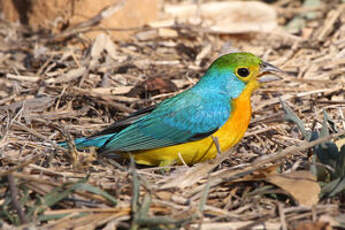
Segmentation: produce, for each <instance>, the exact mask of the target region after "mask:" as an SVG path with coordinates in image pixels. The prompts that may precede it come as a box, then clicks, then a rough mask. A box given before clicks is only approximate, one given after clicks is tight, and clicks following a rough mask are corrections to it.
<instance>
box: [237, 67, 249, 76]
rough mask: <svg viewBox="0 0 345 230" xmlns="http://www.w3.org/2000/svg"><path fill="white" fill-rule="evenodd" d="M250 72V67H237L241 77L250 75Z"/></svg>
mask: <svg viewBox="0 0 345 230" xmlns="http://www.w3.org/2000/svg"><path fill="white" fill-rule="evenodd" d="M249 74H250V72H249V69H248V68H239V69H237V75H238V76H240V77H248V76H249Z"/></svg>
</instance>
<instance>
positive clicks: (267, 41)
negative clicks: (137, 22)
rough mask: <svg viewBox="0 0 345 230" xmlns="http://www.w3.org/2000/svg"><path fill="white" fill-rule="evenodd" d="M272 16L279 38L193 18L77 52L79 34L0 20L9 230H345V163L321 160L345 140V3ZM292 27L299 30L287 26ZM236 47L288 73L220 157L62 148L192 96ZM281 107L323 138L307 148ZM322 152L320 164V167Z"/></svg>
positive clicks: (269, 88)
mask: <svg viewBox="0 0 345 230" xmlns="http://www.w3.org/2000/svg"><path fill="white" fill-rule="evenodd" d="M313 4H314V5H313ZM270 6H271V7H272V8H274V9H276V10H277V12H278V14H277V22H278V24H279V28H276V29H273V30H272V31H268V32H259V33H253V32H250V33H248V32H243V33H241V34H235V35H234V34H231V33H225V32H222V33H213V32H211V31H207V30H205V29H203V28H202V27H198V26H197V25H195V24H190V23H189V22H179V24H173V25H172V24H167V26H163V27H162V25H163V22H161V21H160V22H157V23H156V24H155V26H152V27H149V28H146V29H147V30H145V29H141V30H139V31H137V32H136V35H135V36H133V38H132V40H131V41H116V42H114V41H112V40H111V39H110V38H109V37H108V36H107V35H106V34H100V35H98V37H97V38H96V39H95V41H94V42H90V41H89V40H84V41H83V44H84V45H83V46H80V45H73V44H78V42H80V39H81V37H79V36H78V33H77V32H75V33H73V31H69V33H68V37H66V36H64V34H61V36H57V37H58V39H57V40H54V38H53V39H51V38H50V39H39V37H37V35H36V34H31V35H30V33H29V34H28V31H27V30H26V29H25V28H22V27H20V26H18V25H15V24H3V23H2V25H1V27H0V32H1V33H0V37H1V40H2V42H1V43H2V45H1V49H0V119H1V129H0V132H1V134H0V136H1V140H0V176H1V177H0V180H1V183H0V194H2V195H0V204H1V205H0V206H1V210H0V215H1V219H2V220H1V222H0V224H1V225H2V226H3V228H4V229H6V228H10V227H11V226H17V225H20V224H28V223H33V222H34V223H35V225H37V226H40V227H42V228H47V229H48V228H49V229H65V228H84V227H86V226H88V227H89V228H91V229H94V228H105V229H108V228H118V229H128V228H132V229H138V228H144V227H146V228H148V229H149V228H153V227H159V228H161V229H166V228H170V229H198V228H199V229H229V226H231V227H232V228H233V229H248V228H255V229H258V228H260V226H262V224H264V225H265V226H269V227H270V228H275V229H279V228H283V229H284V228H287V227H288V228H289V229H292V228H295V227H296V228H297V229H299V228H300V229H301V228H304V227H301V226H304V225H303V224H305V223H306V225H307V226H309V227H310V226H312V227H315V226H316V227H315V228H317V227H319V226H320V228H321V227H322V226H323V227H324V226H326V228H327V229H331V228H332V227H341V226H343V227H344V222H343V221H341V220H342V218H341V216H343V215H344V207H343V206H342V204H343V203H344V197H345V196H344V189H343V184H344V182H343V180H344V174H343V172H344V170H343V168H344V164H343V162H344V161H342V160H343V159H344V158H342V157H339V158H337V160H332V159H335V158H331V157H328V155H324V154H331V155H330V156H332V154H333V152H332V153H328V152H329V151H328V149H327V146H333V145H332V144H325V143H334V141H336V142H335V143H336V144H338V145H336V144H334V145H335V146H337V150H338V152H339V153H340V152H342V146H343V144H339V143H342V142H341V141H342V140H343V139H344V122H345V121H344V108H345V91H344V88H345V77H344V72H345V43H344V41H345V40H344V38H345V27H344V25H345V13H344V11H345V6H344V4H343V3H341V1H304V5H301V2H300V1H283V0H282V1H274V3H272V4H270ZM293 20H302V21H303V24H301V25H299V26H298V27H295V28H294V30H293V31H290V30H288V31H290V32H287V31H286V30H284V27H287V26H288V25H289V23H290V22H291V23H292V21H293ZM157 24H158V27H157ZM83 29H85V28H83ZM76 31H77V30H76ZM150 31H154V33H152V32H150ZM147 32H150V33H147ZM143 33H144V34H143ZM145 33H146V34H145ZM64 39H68V40H64ZM66 44H71V45H67V46H66ZM85 47H86V49H85ZM231 50H243V51H249V52H253V53H255V54H257V55H259V56H261V57H263V59H265V60H266V61H269V62H271V63H272V64H275V65H277V66H279V67H280V68H282V69H284V70H285V71H287V72H288V73H289V75H283V76H282V78H283V79H282V81H280V82H275V83H270V84H267V85H265V86H263V87H262V88H261V89H259V90H258V91H257V92H256V93H255V94H254V95H253V98H252V103H253V111H254V114H253V119H252V122H251V125H250V127H249V129H248V131H247V133H246V135H245V138H244V139H243V140H242V141H241V142H240V143H239V144H238V145H237V146H236V147H235V148H233V149H231V150H230V151H229V152H227V153H223V154H222V155H221V156H220V157H218V158H216V159H215V160H211V161H209V162H203V163H200V164H197V165H195V166H192V167H188V166H171V167H169V168H170V170H162V169H161V168H157V167H154V168H152V167H151V168H146V167H139V166H136V167H137V168H135V167H134V166H133V165H132V166H130V163H129V162H128V161H126V160H118V159H107V158H101V157H97V156H95V154H96V153H95V151H94V150H92V149H91V150H86V151H75V150H73V151H69V150H66V149H63V148H58V146H57V145H56V142H57V141H61V140H66V139H68V138H72V137H80V136H87V135H91V134H92V133H94V132H96V131H97V130H101V129H102V128H104V127H106V126H108V125H110V124H111V123H112V122H114V121H116V120H118V119H120V118H121V117H123V116H125V115H128V113H131V112H133V111H136V110H137V109H140V108H143V107H145V106H150V105H152V104H154V103H157V102H159V101H161V100H163V99H164V98H167V97H170V96H172V95H175V94H176V93H179V92H181V91H183V90H185V89H186V88H188V87H190V86H191V85H193V84H195V83H196V82H197V81H198V79H199V77H200V76H202V74H203V73H204V71H205V70H206V69H207V66H208V65H209V64H210V63H211V62H212V60H214V59H215V58H216V57H217V56H218V55H220V54H222V53H226V52H229V51H231ZM158 79H159V80H158ZM138 86H142V87H141V88H138ZM136 87H137V88H136ZM281 100H283V101H284V102H285V103H286V104H287V105H288V106H289V107H290V109H291V108H292V109H291V111H293V113H294V114H295V115H296V117H298V118H299V121H300V122H302V123H303V127H304V129H303V130H305V131H306V132H305V133H313V132H316V133H319V134H318V135H319V136H317V138H314V139H308V137H307V136H305V135H303V132H300V131H299V129H298V128H297V127H301V125H300V124H299V123H298V122H297V123H295V122H294V123H289V122H287V121H286V119H285V118H284V114H285V112H284V109H283V108H282V105H281ZM324 111H326V112H327V115H328V118H329V119H327V122H326V123H327V126H326V125H325V122H324V121H325V115H324V114H325V113H324ZM295 120H296V119H295ZM330 121H332V122H333V124H332V125H330ZM332 126H334V127H335V129H334V128H332ZM318 130H319V131H318ZM322 130H323V131H322ZM336 130H337V131H336ZM301 131H302V130H301ZM326 131H327V132H326ZM329 134H330V135H329ZM302 139H305V141H301V140H302ZM325 141H327V142H325ZM318 146H319V147H318ZM324 147H325V148H324ZM317 152H319V154H317ZM320 152H321V153H322V154H323V155H322V156H326V157H325V159H326V161H325V160H323V161H322V160H320V159H317V157H316V156H320ZM339 156H340V155H339ZM315 158H316V159H315ZM319 158H320V157H319ZM321 159H324V158H322V157H321ZM336 162H338V163H336ZM272 169H274V170H272ZM315 170H316V171H315ZM315 172H316V173H317V174H313V175H312V174H311V173H315ZM320 174H322V175H320ZM258 175H261V176H260V179H258V178H256V179H255V180H253V178H255V176H258ZM296 175H297V176H296ZM290 176H292V177H290ZM297 177H298V178H297ZM316 179H317V182H318V183H316V182H315V180H316ZM320 188H321V190H320ZM320 191H321V193H320ZM11 194H15V196H13V195H12V196H11ZM310 206H311V207H310ZM325 220H326V221H325Z"/></svg>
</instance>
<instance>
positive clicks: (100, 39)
mask: <svg viewBox="0 0 345 230" xmlns="http://www.w3.org/2000/svg"><path fill="white" fill-rule="evenodd" d="M104 50H105V51H107V53H108V55H109V56H110V57H111V58H113V59H116V57H117V56H118V53H117V52H116V46H115V44H114V42H113V41H112V40H111V39H110V37H109V36H108V35H106V34H104V33H101V34H99V35H97V37H96V39H95V42H94V43H93V45H92V48H91V52H90V55H91V58H92V59H95V60H97V59H98V58H100V57H101V54H102V52H103V51H104Z"/></svg>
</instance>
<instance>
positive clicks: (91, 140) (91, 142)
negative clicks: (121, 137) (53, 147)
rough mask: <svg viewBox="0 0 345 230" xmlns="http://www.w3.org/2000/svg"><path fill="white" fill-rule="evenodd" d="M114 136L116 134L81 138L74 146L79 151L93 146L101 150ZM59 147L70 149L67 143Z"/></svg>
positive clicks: (62, 143)
mask: <svg viewBox="0 0 345 230" xmlns="http://www.w3.org/2000/svg"><path fill="white" fill-rule="evenodd" d="M112 136H114V133H112V134H107V135H103V136H98V137H81V138H77V139H75V140H74V144H75V146H76V147H77V149H83V148H87V147H91V146H94V147H96V148H101V147H102V146H103V145H104V144H105V143H106V142H107V141H108V139H109V138H111V137H112ZM58 145H60V146H61V147H64V148H67V147H68V144H67V142H60V143H58Z"/></svg>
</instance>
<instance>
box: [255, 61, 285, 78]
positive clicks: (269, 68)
mask: <svg viewBox="0 0 345 230" xmlns="http://www.w3.org/2000/svg"><path fill="white" fill-rule="evenodd" d="M272 72H278V73H285V72H284V71H283V70H281V69H279V68H278V67H275V66H274V65H271V64H270V63H267V62H264V61H263V62H262V63H261V65H260V74H259V79H258V81H259V82H261V83H263V82H271V81H277V80H281V78H280V77H279V76H277V75H271V74H269V75H266V74H267V73H272Z"/></svg>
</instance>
